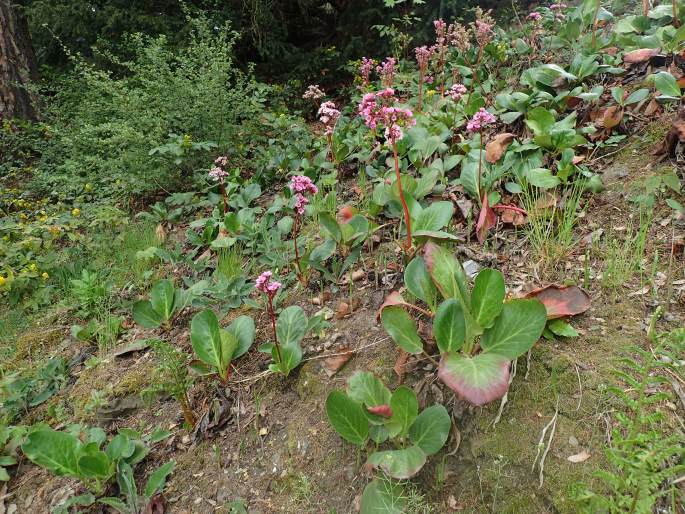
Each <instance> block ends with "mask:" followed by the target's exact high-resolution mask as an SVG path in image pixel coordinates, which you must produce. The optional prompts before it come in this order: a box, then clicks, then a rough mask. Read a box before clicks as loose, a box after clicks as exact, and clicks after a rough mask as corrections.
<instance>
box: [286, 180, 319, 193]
mask: <svg viewBox="0 0 685 514" xmlns="http://www.w3.org/2000/svg"><path fill="white" fill-rule="evenodd" d="M288 187H289V188H290V190H291V191H292V192H293V193H311V194H313V195H315V194H316V193H318V192H319V188H318V187H316V185H315V184H314V182H312V179H310V178H309V177H307V176H306V175H295V176H293V178H291V179H290V185H289V186H288Z"/></svg>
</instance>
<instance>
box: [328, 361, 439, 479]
mask: <svg viewBox="0 0 685 514" xmlns="http://www.w3.org/2000/svg"><path fill="white" fill-rule="evenodd" d="M326 414H327V416H328V419H329V421H330V423H331V425H332V426H333V428H334V429H335V431H336V432H337V433H338V434H339V435H340V436H341V437H342V438H343V439H345V440H346V441H348V442H350V443H352V444H355V445H357V446H365V445H366V444H367V442H368V440H369V439H371V440H373V441H374V442H375V443H376V444H381V443H384V442H386V441H388V440H392V441H393V442H395V443H402V444H403V446H404V447H403V448H401V449H394V450H384V451H377V452H374V453H372V454H371V455H369V457H368V459H367V466H368V467H370V468H373V469H380V470H381V471H383V473H384V474H385V475H387V476H389V477H392V478H396V479H407V478H411V477H413V476H414V475H416V474H417V473H418V472H419V471H420V470H421V468H422V467H423V465H424V464H425V463H426V460H427V458H428V457H429V456H431V455H434V454H435V453H437V452H438V451H439V450H440V449H441V448H442V447H443V446H444V445H445V442H446V441H447V437H448V436H449V432H450V427H451V420H450V416H449V414H448V413H447V409H445V407H443V406H442V405H433V406H431V407H428V408H426V409H424V410H423V411H421V412H420V413H419V403H418V400H417V398H416V394H415V393H414V391H412V390H411V389H410V388H408V387H405V386H400V387H398V388H397V389H396V390H395V391H394V392H392V393H391V392H390V390H389V389H388V388H387V387H386V386H385V385H384V384H383V382H381V380H380V379H379V378H378V377H376V376H375V375H373V374H372V373H368V372H364V371H357V372H356V373H355V374H354V375H352V376H351V377H350V378H349V380H348V382H347V391H346V392H343V391H333V392H331V393H330V394H329V395H328V398H327V400H326Z"/></svg>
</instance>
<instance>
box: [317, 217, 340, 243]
mask: <svg viewBox="0 0 685 514" xmlns="http://www.w3.org/2000/svg"><path fill="white" fill-rule="evenodd" d="M319 224H320V225H321V226H322V227H323V228H324V230H325V231H326V232H328V234H329V235H330V236H331V237H332V238H333V240H334V241H335V242H336V243H340V242H341V241H342V231H341V230H340V226H339V225H338V221H337V220H336V219H335V218H334V217H333V216H331V215H330V214H328V213H327V212H321V213H319Z"/></svg>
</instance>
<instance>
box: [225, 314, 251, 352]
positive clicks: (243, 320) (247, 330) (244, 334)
mask: <svg viewBox="0 0 685 514" xmlns="http://www.w3.org/2000/svg"><path fill="white" fill-rule="evenodd" d="M226 330H227V331H228V332H230V333H231V334H233V335H234V336H235V338H236V340H237V341H238V345H237V347H236V349H235V351H234V352H233V355H232V358H233V359H237V358H238V357H240V356H241V355H243V354H244V353H245V352H247V351H248V350H249V349H250V347H251V346H252V343H254V338H255V326H254V320H253V319H252V318H251V317H250V316H238V317H237V318H236V319H234V320H233V322H232V323H231V324H230V325H229V326H228V327H227V328H226Z"/></svg>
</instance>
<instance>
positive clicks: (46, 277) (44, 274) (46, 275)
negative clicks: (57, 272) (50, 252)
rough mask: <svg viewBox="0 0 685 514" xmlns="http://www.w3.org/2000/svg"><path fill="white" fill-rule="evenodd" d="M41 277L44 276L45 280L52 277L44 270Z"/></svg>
mask: <svg viewBox="0 0 685 514" xmlns="http://www.w3.org/2000/svg"><path fill="white" fill-rule="evenodd" d="M41 277H42V278H43V280H47V279H49V278H50V275H48V274H47V272H46V271H44V272H43V273H42V274H41Z"/></svg>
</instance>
